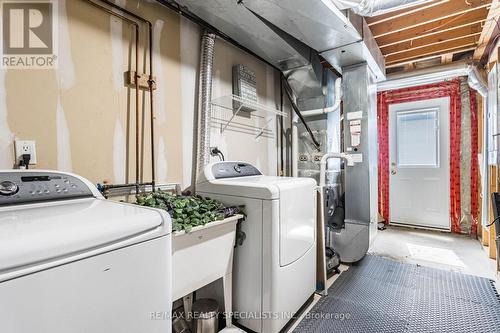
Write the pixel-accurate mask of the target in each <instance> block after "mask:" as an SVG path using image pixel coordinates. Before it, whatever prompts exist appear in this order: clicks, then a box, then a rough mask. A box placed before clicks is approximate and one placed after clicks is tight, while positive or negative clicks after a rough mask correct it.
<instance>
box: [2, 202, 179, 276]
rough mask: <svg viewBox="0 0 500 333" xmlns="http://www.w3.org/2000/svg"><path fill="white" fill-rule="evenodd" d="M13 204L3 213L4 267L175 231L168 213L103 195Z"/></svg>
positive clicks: (7, 267) (23, 264)
mask: <svg viewBox="0 0 500 333" xmlns="http://www.w3.org/2000/svg"><path fill="white" fill-rule="evenodd" d="M11 208H12V209H7V210H3V211H1V212H0V272H2V271H4V270H8V269H13V268H18V267H22V266H26V265H32V264H35V263H41V262H44V261H47V260H51V259H55V258H61V257H65V256H68V255H75V254H78V253H80V252H83V251H86V250H90V249H95V248H96V247H100V246H104V245H110V244H112V243H116V242H118V241H123V240H125V239H127V238H130V237H134V236H138V235H141V234H143V233H145V232H148V231H155V230H156V231H157V232H156V233H155V237H157V236H160V235H162V234H168V233H169V232H170V230H171V225H170V220H169V218H168V216H167V214H166V212H165V213H164V214H163V212H161V211H159V210H156V209H150V208H145V207H140V206H135V205H131V204H124V203H118V202H112V201H107V200H103V199H80V200H72V201H66V202H54V203H50V204H43V205H41V204H37V205H23V206H14V207H11Z"/></svg>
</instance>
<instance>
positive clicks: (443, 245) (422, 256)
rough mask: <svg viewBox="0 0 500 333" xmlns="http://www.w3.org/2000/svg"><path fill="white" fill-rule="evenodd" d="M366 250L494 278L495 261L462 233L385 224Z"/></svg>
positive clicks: (401, 259)
mask: <svg viewBox="0 0 500 333" xmlns="http://www.w3.org/2000/svg"><path fill="white" fill-rule="evenodd" d="M368 253H371V254H375V255H379V256H382V257H387V258H392V259H394V260H399V261H403V262H408V263H414V264H419V265H422V266H429V267H433V268H439V269H445V270H450V271H455V272H461V273H465V274H471V275H477V276H482V277H486V278H489V279H492V280H495V281H498V279H497V275H496V270H495V261H494V260H492V259H489V258H488V253H487V252H486V251H485V249H484V248H483V247H482V245H481V244H480V243H479V241H478V240H476V239H472V238H470V237H468V236H465V235H457V234H451V233H447V232H440V231H430V230H422V229H411V228H404V227H393V226H389V227H388V228H387V229H386V230H383V231H378V233H377V237H376V238H375V240H374V241H373V243H372V245H371V247H370V249H369V251H368Z"/></svg>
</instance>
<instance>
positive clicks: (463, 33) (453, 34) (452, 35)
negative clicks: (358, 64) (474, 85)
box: [384, 27, 481, 56]
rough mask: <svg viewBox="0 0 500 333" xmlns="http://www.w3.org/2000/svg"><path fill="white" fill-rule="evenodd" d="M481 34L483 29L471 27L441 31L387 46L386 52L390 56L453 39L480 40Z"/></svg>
mask: <svg viewBox="0 0 500 333" xmlns="http://www.w3.org/2000/svg"><path fill="white" fill-rule="evenodd" d="M480 34H481V30H479V31H477V30H473V29H470V28H469V27H467V28H466V29H462V30H452V31H447V32H445V33H440V34H438V35H436V36H432V37H427V38H420V39H416V40H412V41H408V42H404V43H400V44H395V45H392V46H389V47H386V48H385V49H384V54H385V55H386V56H389V55H392V54H398V53H403V52H407V51H410V50H418V49H422V48H425V47H430V46H434V45H439V44H442V43H450V42H452V41H455V42H456V43H457V44H460V43H462V42H463V41H464V40H470V39H472V40H475V41H478V40H479V35H480Z"/></svg>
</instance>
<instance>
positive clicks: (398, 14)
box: [365, 0, 451, 26]
mask: <svg viewBox="0 0 500 333" xmlns="http://www.w3.org/2000/svg"><path fill="white" fill-rule="evenodd" d="M449 1H451V0H439V1H437V0H434V1H432V2H429V3H423V4H420V5H418V6H414V7H411V8H405V9H400V10H397V11H394V12H390V13H387V14H382V15H378V16H372V17H366V18H365V20H366V23H368V26H372V25H375V24H379V23H382V22H387V21H389V20H393V19H396V18H398V17H402V16H405V15H410V14H412V13H415V12H418V11H422V10H426V9H427V10H428V9H430V8H432V7H435V6H439V5H441V4H443V3H446V2H449Z"/></svg>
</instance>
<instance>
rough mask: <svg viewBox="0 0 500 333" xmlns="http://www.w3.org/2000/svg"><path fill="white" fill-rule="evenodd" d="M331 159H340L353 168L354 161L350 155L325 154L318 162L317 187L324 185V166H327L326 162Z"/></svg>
mask: <svg viewBox="0 0 500 333" xmlns="http://www.w3.org/2000/svg"><path fill="white" fill-rule="evenodd" d="M331 158H340V159H343V160H345V161H346V162H347V165H348V166H354V159H353V158H352V156H351V155H349V154H346V153H327V154H325V155H323V157H321V161H320V162H319V172H320V173H319V186H320V187H323V186H325V185H326V165H327V164H328V160H329V159H331Z"/></svg>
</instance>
